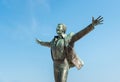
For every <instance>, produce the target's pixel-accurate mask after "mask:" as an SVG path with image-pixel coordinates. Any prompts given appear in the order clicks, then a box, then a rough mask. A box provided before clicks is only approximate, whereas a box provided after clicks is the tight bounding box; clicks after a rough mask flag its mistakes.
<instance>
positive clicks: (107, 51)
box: [0, 0, 120, 82]
mask: <svg viewBox="0 0 120 82" xmlns="http://www.w3.org/2000/svg"><path fill="white" fill-rule="evenodd" d="M99 15H101V16H103V17H104V24H103V25H99V26H96V27H95V29H94V30H93V31H92V32H90V33H89V34H88V35H86V36H85V37H83V38H82V39H80V40H79V41H77V42H76V43H75V47H74V48H75V51H76V53H77V54H78V56H79V57H80V58H81V59H82V60H83V61H84V62H85V65H84V67H83V68H82V69H81V70H77V69H76V68H72V69H70V70H69V75H68V82H120V59H119V58H120V36H119V35H120V0H0V82H54V77H53V62H52V59H51V55H50V49H49V48H46V47H43V46H40V45H38V44H37V43H36V42H35V38H38V39H41V40H43V41H51V40H52V38H53V37H54V36H55V35H56V32H55V29H56V26H57V24H58V23H64V24H65V25H66V26H67V34H68V33H70V32H75V33H76V32H78V31H80V30H81V29H83V28H85V27H86V26H87V25H89V24H90V23H91V18H92V16H94V17H95V18H97V17H98V16H99Z"/></svg>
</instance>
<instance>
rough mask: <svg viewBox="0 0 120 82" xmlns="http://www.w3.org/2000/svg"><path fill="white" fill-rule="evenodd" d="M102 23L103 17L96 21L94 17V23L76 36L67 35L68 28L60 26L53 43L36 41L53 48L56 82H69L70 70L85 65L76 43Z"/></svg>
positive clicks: (72, 34)
mask: <svg viewBox="0 0 120 82" xmlns="http://www.w3.org/2000/svg"><path fill="white" fill-rule="evenodd" d="M102 22H103V17H101V16H99V17H98V18H97V19H95V20H94V17H92V23H91V24H89V25H88V26H87V27H86V28H84V29H83V30H81V31H79V32H77V33H76V34H74V33H72V32H71V33H70V34H68V35H67V34H65V32H66V26H65V25H64V24H58V26H57V28H56V33H57V34H58V35H57V36H55V37H54V38H53V40H52V41H50V42H43V41H41V40H38V39H36V41H37V43H39V44H41V45H42V46H47V47H49V48H51V56H52V59H53V64H54V78H55V82H67V75H68V70H69V69H70V68H71V67H74V66H76V67H77V69H80V68H81V67H82V66H83V65H84V63H83V61H82V60H81V59H80V58H78V57H77V55H76V53H75V52H74V49H73V47H74V43H75V42H76V41H77V40H79V39H81V38H82V37H83V36H84V35H86V34H87V33H89V32H90V31H92V30H93V29H94V26H96V25H99V24H102Z"/></svg>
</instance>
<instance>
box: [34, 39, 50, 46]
mask: <svg viewBox="0 0 120 82" xmlns="http://www.w3.org/2000/svg"><path fill="white" fill-rule="evenodd" d="M36 42H37V43H38V44H40V45H42V46H46V47H50V42H43V41H41V40H38V39H36Z"/></svg>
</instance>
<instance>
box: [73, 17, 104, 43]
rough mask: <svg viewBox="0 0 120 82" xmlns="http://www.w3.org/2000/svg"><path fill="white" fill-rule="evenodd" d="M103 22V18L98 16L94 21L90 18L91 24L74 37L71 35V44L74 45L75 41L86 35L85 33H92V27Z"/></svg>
mask: <svg viewBox="0 0 120 82" xmlns="http://www.w3.org/2000/svg"><path fill="white" fill-rule="evenodd" d="M102 22H103V17H101V16H99V17H98V18H97V19H95V20H94V17H92V23H91V24H89V25H88V26H87V27H86V28H84V29H83V30H81V31H79V32H77V33H76V34H75V35H73V37H72V39H71V43H74V42H75V41H77V40H79V39H81V38H82V37H83V36H84V35H86V34H87V33H89V32H90V31H92V30H93V29H94V26H96V25H99V24H102Z"/></svg>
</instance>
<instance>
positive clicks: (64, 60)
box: [53, 58, 67, 64]
mask: <svg viewBox="0 0 120 82" xmlns="http://www.w3.org/2000/svg"><path fill="white" fill-rule="evenodd" d="M53 61H54V63H55V64H62V63H66V62H67V60H66V59H65V58H64V59H54V60H53Z"/></svg>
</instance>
